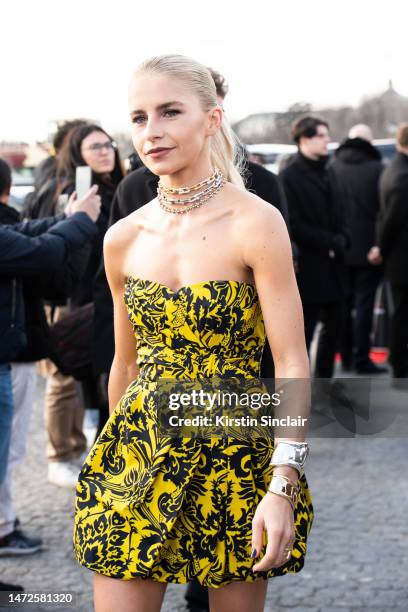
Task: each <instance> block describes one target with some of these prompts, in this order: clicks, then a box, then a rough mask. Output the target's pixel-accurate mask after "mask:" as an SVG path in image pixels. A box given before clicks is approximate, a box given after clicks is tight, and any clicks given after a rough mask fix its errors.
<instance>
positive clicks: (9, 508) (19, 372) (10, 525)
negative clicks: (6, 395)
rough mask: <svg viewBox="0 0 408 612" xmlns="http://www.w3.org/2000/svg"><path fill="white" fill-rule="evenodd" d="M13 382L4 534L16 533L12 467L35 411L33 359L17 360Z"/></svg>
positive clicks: (0, 521) (0, 531)
mask: <svg viewBox="0 0 408 612" xmlns="http://www.w3.org/2000/svg"><path fill="white" fill-rule="evenodd" d="M11 382H12V389H13V399H14V414H13V420H12V429H11V441H10V451H9V456H8V464H7V470H6V476H5V478H4V480H3V482H2V483H1V484H0V538H2V537H4V536H6V535H8V534H9V533H12V531H13V530H14V521H15V519H16V512H15V509H14V505H13V500H12V496H11V489H12V471H13V470H14V468H15V467H16V465H18V464H19V463H20V461H22V459H23V458H24V455H25V452H26V445H27V438H28V429H29V426H30V418H31V413H32V411H33V406H34V400H35V391H36V383H37V372H36V369H35V365H34V364H33V363H13V364H12V365H11Z"/></svg>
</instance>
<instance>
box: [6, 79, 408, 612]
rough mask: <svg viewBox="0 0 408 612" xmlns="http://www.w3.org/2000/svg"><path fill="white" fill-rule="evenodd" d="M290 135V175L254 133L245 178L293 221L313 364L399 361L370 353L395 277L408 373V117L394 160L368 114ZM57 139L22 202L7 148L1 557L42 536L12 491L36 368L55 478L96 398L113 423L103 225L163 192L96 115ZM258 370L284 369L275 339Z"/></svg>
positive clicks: (76, 464)
mask: <svg viewBox="0 0 408 612" xmlns="http://www.w3.org/2000/svg"><path fill="white" fill-rule="evenodd" d="M212 76H213V78H214V81H215V84H216V88H217V96H218V101H219V104H220V105H221V106H223V103H224V99H225V97H226V95H227V93H228V87H227V84H226V81H225V79H223V77H222V76H221V75H219V74H218V73H217V72H215V71H212ZM292 135H293V140H294V142H295V143H296V144H297V146H298V153H297V154H296V155H295V156H294V157H293V158H292V159H291V160H289V162H288V163H287V164H286V165H285V167H284V168H283V169H282V171H281V172H280V174H279V176H276V175H274V174H272V173H271V172H269V171H268V170H266V169H265V168H263V167H262V166H260V165H259V164H257V163H255V162H253V161H251V159H250V156H248V155H247V154H246V152H245V147H244V146H242V151H241V154H242V155H243V156H244V157H246V160H245V172H244V180H245V185H246V188H247V189H248V190H250V191H252V192H254V193H256V194H257V195H258V196H259V197H261V198H262V199H263V200H265V201H267V202H270V204H271V205H273V206H275V207H276V208H278V209H279V211H280V212H281V214H282V216H283V218H284V219H285V221H286V223H287V226H288V230H289V234H290V237H291V242H292V253H293V264H294V267H295V271H296V278H297V282H298V287H299V292H300V296H301V300H302V306H303V315H304V325H305V338H306V345H307V348H308V350H309V351H310V347H311V343H312V340H313V337H314V335H315V332H316V327H317V325H318V323H320V324H321V326H320V330H319V335H318V339H317V352H316V360H315V370H314V375H315V377H319V378H323V379H327V380H328V381H333V380H334V373H335V359H336V354H338V353H340V355H341V359H342V366H343V368H344V369H345V370H354V371H355V372H356V373H358V374H360V375H369V376H371V375H377V374H382V373H384V372H387V371H388V368H386V367H384V366H380V365H378V364H376V363H374V362H373V360H372V359H371V357H370V350H371V343H372V328H373V309H374V302H375V297H376V294H377V290H378V287H379V286H380V285H381V283H382V282H383V281H384V280H386V281H388V283H389V284H390V286H391V291H392V298H393V315H392V325H391V336H390V347H389V348H390V353H389V363H390V365H391V368H392V381H393V384H394V385H395V386H397V387H405V385H406V383H407V381H408V274H407V269H408V266H407V264H408V246H407V245H408V203H407V202H408V124H402V125H400V126H399V128H398V130H397V135H396V147H397V153H396V155H395V158H394V159H393V160H392V161H391V162H390V164H389V165H387V166H384V164H383V162H382V159H381V156H380V154H379V152H378V150H377V149H376V148H375V146H374V145H373V135H372V133H371V130H370V128H369V126H366V125H356V126H353V127H351V129H350V132H349V134H348V136H347V138H346V139H345V140H344V142H342V144H341V145H340V146H339V148H338V149H337V150H336V152H335V155H334V156H333V158H330V157H329V154H328V144H329V142H330V132H329V125H328V124H327V122H326V121H324V120H323V119H321V118H319V117H315V116H303V117H301V118H299V119H298V120H296V121H295V123H294V124H293V126H292ZM53 144H54V154H53V155H51V156H50V157H49V158H48V159H47V160H45V162H43V163H42V164H41V165H40V166H39V167H38V168H37V169H36V175H35V189H34V191H33V193H32V194H30V195H29V196H28V197H27V200H26V202H25V205H24V210H23V213H22V216H21V215H20V214H19V213H18V212H17V211H16V210H15V209H13V208H12V207H11V206H10V205H9V204H8V200H9V194H10V189H11V171H10V168H9V166H8V165H7V164H6V162H5V161H3V160H0V334H1V338H2V342H1V346H0V406H1V409H0V557H1V556H6V555H20V554H24V555H26V554H30V553H36V552H37V551H39V550H40V549H41V546H42V541H41V538H40V537H38V536H35V535H27V533H26V531H25V529H24V526H22V525H21V524H20V521H19V518H18V517H17V515H16V512H15V509H14V505H13V501H12V496H11V482H12V471H13V469H14V467H15V466H16V464H17V463H18V462H19V461H21V459H22V457H23V456H24V453H25V448H26V444H27V438H28V431H29V423H30V414H31V411H32V408H33V405H34V403H35V401H34V400H35V393H36V388H37V385H36V382H37V376H38V375H39V374H41V375H42V376H44V377H45V379H46V392H45V406H44V411H45V423H46V428H47V435H48V445H47V449H46V453H47V459H48V480H49V482H50V483H52V484H53V485H55V486H63V487H74V486H75V485H76V483H77V478H78V473H79V470H80V466H81V464H82V462H83V459H84V454H85V453H87V450H88V449H87V441H86V436H85V434H84V431H83V420H84V411H85V410H86V409H93V410H96V411H98V414H99V425H98V433H99V432H100V431H101V430H102V428H103V426H104V424H105V423H106V420H107V418H108V415H109V410H108V398H107V381H108V377H109V372H110V367H111V364H112V360H113V356H114V333H113V305H112V298H111V294H110V290H109V286H108V283H107V279H106V274H105V269H104V265H103V252H102V247H103V239H104V235H105V233H106V231H107V229H108V227H109V226H111V225H112V224H114V223H116V222H117V221H118V220H119V219H122V218H123V217H125V216H127V215H129V214H130V213H132V212H133V211H135V210H136V209H137V208H139V207H141V206H143V205H144V204H146V203H147V202H149V201H151V200H152V199H154V198H155V197H156V192H157V184H158V177H157V176H156V175H154V174H153V173H152V172H151V171H150V170H148V169H147V168H146V167H144V166H142V165H141V164H140V163H138V161H137V160H136V162H135V160H133V164H132V165H131V171H129V172H128V173H127V175H126V176H125V171H124V165H123V163H122V161H121V159H120V155H119V151H118V148H117V146H116V143H115V142H114V140H113V138H112V137H111V136H110V135H109V134H108V133H107V132H106V131H105V130H104V129H102V127H101V126H99V125H97V124H93V123H90V122H88V121H86V120H82V119H78V120H75V121H67V122H65V123H64V124H63V125H62V126H60V128H59V130H58V132H57V134H56V135H55V138H54V143H53ZM84 165H86V166H89V167H90V168H91V171H92V185H93V187H92V189H91V190H90V191H89V193H88V194H87V195H86V196H85V197H83V198H82V199H78V197H77V195H76V193H75V172H76V168H77V167H79V166H84ZM243 239H244V237H243ZM89 304H92V308H91V309H89V308H86V307H87V306H88V305H89ZM68 317H69V318H68ZM64 319H65V320H67V321H68V320H69V321H70V324H71V325H72V329H75V327H76V326H82V328H81V329H85V330H86V334H87V335H86V336H85V337H86V338H87V340H88V346H87V347H84V346H83V342H82V343H79V344H78V346H75V344H74V342H75V337H76V335H75V334H74V333H72V334H71V336H72V337H71V339H70V346H71V348H72V351H73V355H74V361H75V360H77V361H80V360H81V359H82V360H83V361H84V362H85V363H86V364H87V367H85V368H84V369H83V370H81V373H80V374H77V375H76V376H75V372H73V373H71V374H70V373H69V368H68V367H66V364H63V363H62V362H61V361H60V360H59V358H58V357H59V355H58V345H57V343H56V336H55V334H56V332H55V329H56V328H57V324H58V323H63V322H64ZM261 375H262V376H263V377H265V378H272V377H273V375H274V365H273V357H272V354H271V351H270V349H269V346H268V343H266V346H265V349H264V354H263V358H262V363H261ZM0 588H1V589H3V590H19V589H20V590H21V589H22V587H20V586H18V585H9V584H2V585H1V586H0ZM200 590H201V589H200V587H199V585H195V586H194V585H193V586H192V587H189V590H188V593H187V598H188V599H189V601H190V602H194V601H195V600H197V601H198V602H200V601H201V602H202V601H203V598H204V599H205V594H203V593H202V592H201V593H200ZM191 605H194V604H193V603H191ZM197 605H198V604H197Z"/></svg>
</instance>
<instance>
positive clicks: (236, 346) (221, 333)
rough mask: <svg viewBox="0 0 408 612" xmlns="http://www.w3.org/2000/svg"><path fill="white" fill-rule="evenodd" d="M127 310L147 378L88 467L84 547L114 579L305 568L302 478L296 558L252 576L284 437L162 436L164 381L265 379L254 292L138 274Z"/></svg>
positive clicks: (79, 529)
mask: <svg viewBox="0 0 408 612" xmlns="http://www.w3.org/2000/svg"><path fill="white" fill-rule="evenodd" d="M124 297H125V302H126V306H127V309H128V313H129V319H130V321H131V322H132V324H133V328H134V333H135V337H136V341H137V348H138V364H139V367H140V376H139V377H138V378H137V379H136V380H135V381H134V382H132V383H131V384H130V385H129V387H128V388H127V390H126V392H125V394H124V395H123V397H122V398H121V400H120V402H119V403H118V405H117V406H116V408H115V410H114V411H113V412H112V414H111V416H110V419H109V421H108V422H107V424H106V426H105V428H104V430H103V431H102V433H101V434H100V436H99V438H98V439H97V441H96V442H95V444H94V446H93V448H92V450H91V452H90V454H89V456H88V458H87V460H86V461H85V463H84V465H83V468H82V470H81V473H80V476H79V481H78V486H77V494H76V502H75V509H76V515H75V528H74V547H75V553H76V557H77V559H78V561H79V563H80V564H82V565H83V566H85V567H87V568H89V569H90V570H93V571H94V572H97V573H101V574H105V575H106V576H111V577H114V578H119V579H123V580H129V579H132V578H151V579H153V580H156V581H159V582H175V583H186V582H189V581H190V580H191V579H192V578H193V577H196V578H197V579H198V580H199V582H200V583H202V584H203V585H207V586H211V587H220V586H222V585H224V584H228V583H230V582H232V581H236V580H240V581H253V580H254V579H256V578H257V577H259V576H260V575H262V576H263V577H272V576H279V575H282V574H286V573H289V572H292V573H294V572H298V571H300V570H301V569H302V567H303V565H304V559H305V555H306V540H307V536H308V534H309V531H310V527H311V525H312V521H313V506H312V498H311V494H310V490H309V488H308V484H307V481H306V477H305V475H304V474H303V475H302V477H301V478H300V480H299V483H300V487H301V489H300V494H299V498H298V502H297V505H296V507H295V514H294V517H295V531H296V541H295V544H294V546H293V550H292V555H291V557H290V559H289V560H288V561H287V563H285V564H284V565H282V566H281V567H279V568H275V569H271V570H269V571H268V572H264V573H263V574H259V573H258V574H255V573H253V572H252V566H253V564H254V562H255V561H254V560H253V559H251V558H250V554H251V521H252V518H253V515H254V512H255V510H256V507H257V504H258V503H259V501H260V500H261V499H262V497H263V495H264V494H265V491H266V489H267V486H268V484H269V481H270V479H271V476H272V468H271V467H270V466H269V462H270V458H271V455H272V452H273V440H272V439H261V438H256V439H253V440H250V439H248V440H247V441H245V440H239V439H238V440H237V439H233V438H225V437H211V438H210V439H201V440H200V439H197V438H193V437H189V438H187V437H183V438H171V437H169V436H167V437H165V436H161V435H159V433H158V428H157V418H156V417H157V415H156V414H155V406H156V402H155V389H156V388H157V384H158V382H157V381H158V380H159V379H161V378H163V377H165V378H171V379H179V380H194V379H197V378H200V377H217V376H219V377H223V376H224V375H228V376H230V375H231V374H232V375H237V376H244V377H248V378H252V377H257V376H259V363H260V359H261V355H262V350H263V345H264V342H265V328H264V323H263V318H262V312H261V308H260V304H259V299H258V295H257V292H256V289H255V287H254V286H253V285H251V284H248V283H245V282H239V281H207V282H200V283H195V284H192V285H188V286H184V287H182V288H181V289H179V290H178V291H173V290H171V289H169V288H168V287H166V286H165V285H162V284H160V283H156V282H153V281H148V280H142V279H138V278H134V277H129V278H128V279H127V282H126V287H125V296H124Z"/></svg>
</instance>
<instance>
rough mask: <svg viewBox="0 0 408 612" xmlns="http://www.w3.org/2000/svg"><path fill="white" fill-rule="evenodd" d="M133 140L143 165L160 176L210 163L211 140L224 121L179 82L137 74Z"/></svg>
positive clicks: (218, 111)
mask: <svg viewBox="0 0 408 612" xmlns="http://www.w3.org/2000/svg"><path fill="white" fill-rule="evenodd" d="M129 111H130V118H131V121H132V139H133V144H134V146H135V149H136V151H137V153H138V154H139V156H140V158H141V160H142V161H143V163H144V164H145V165H146V166H147V167H148V168H149V169H150V170H151V171H152V172H153V173H154V174H157V175H159V176H162V175H166V174H167V175H168V174H174V173H176V172H179V171H180V170H183V169H184V168H186V167H188V166H190V165H194V164H198V163H199V162H202V161H203V159H207V163H208V164H209V137H210V136H212V135H213V134H215V132H216V131H217V129H218V127H219V125H220V123H221V118H222V115H221V113H222V111H221V109H220V108H219V107H218V106H217V107H214V109H212V110H210V111H203V109H202V108H201V105H200V100H199V99H198V97H197V95H196V94H194V93H193V92H191V91H189V89H188V87H187V86H186V85H185V84H184V83H182V82H181V81H179V80H178V79H174V78H173V79H170V78H169V77H167V76H162V75H152V74H143V73H142V74H137V75H135V76H134V77H133V79H132V82H131V84H130V88H129Z"/></svg>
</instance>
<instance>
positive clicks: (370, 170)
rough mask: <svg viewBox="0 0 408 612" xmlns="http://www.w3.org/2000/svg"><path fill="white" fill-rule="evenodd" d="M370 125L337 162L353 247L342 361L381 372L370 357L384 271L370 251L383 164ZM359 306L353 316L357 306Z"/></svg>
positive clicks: (354, 133) (357, 131) (360, 128)
mask: <svg viewBox="0 0 408 612" xmlns="http://www.w3.org/2000/svg"><path fill="white" fill-rule="evenodd" d="M372 141H373V135H372V132H371V129H370V128H369V127H368V126H367V125H364V124H358V125H355V126H354V127H352V128H351V130H350V132H349V135H348V138H347V139H346V140H345V141H344V142H343V143H342V144H341V145H340V147H339V148H338V149H337V150H336V153H335V160H334V162H333V163H332V168H333V169H334V171H335V173H336V175H337V178H338V181H339V183H340V185H341V187H342V188H343V190H344V192H345V196H346V206H347V216H348V223H349V227H350V241H351V245H350V249H349V250H348V252H347V254H346V263H347V273H348V274H347V278H348V300H347V302H348V303H347V306H346V320H345V333H344V336H343V338H344V340H343V350H342V360H343V366H344V367H345V369H350V368H351V367H352V366H353V367H354V368H355V371H356V372H357V373H358V374H368V375H369V374H381V373H383V372H386V371H387V368H384V367H382V366H378V365H376V364H375V363H374V362H373V361H372V360H371V359H370V348H371V342H370V334H371V329H372V323H373V309H374V300H375V294H376V291H377V287H378V285H379V284H380V282H381V280H382V276H383V270H382V266H381V265H380V264H379V262H378V261H376V262H373V263H371V262H370V261H369V260H368V253H369V251H370V250H371V248H372V247H374V246H376V224H377V217H378V213H379V209H380V199H379V193H378V185H379V180H380V176H381V173H382V171H383V163H382V161H381V155H380V153H379V151H378V150H377V149H376V148H375V147H374V146H373V144H372ZM353 309H355V315H354V318H352V310H353Z"/></svg>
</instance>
